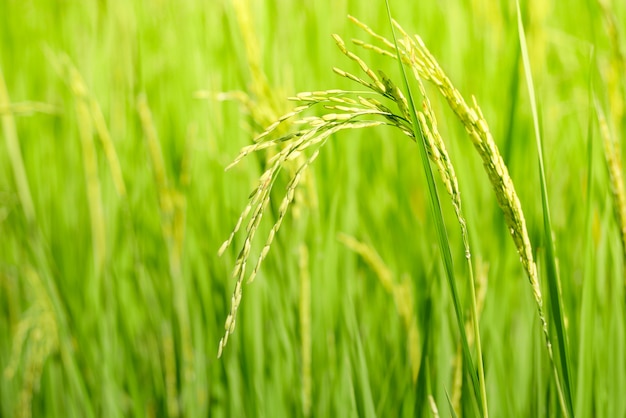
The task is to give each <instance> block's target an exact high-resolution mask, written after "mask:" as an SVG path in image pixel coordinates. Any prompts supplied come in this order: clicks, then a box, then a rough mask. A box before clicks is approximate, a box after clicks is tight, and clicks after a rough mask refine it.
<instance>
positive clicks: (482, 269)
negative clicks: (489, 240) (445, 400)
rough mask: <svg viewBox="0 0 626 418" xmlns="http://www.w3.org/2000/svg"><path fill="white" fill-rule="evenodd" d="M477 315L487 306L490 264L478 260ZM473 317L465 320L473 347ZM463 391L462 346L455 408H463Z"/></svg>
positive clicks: (456, 369)
mask: <svg viewBox="0 0 626 418" xmlns="http://www.w3.org/2000/svg"><path fill="white" fill-rule="evenodd" d="M476 271H477V274H476V317H477V318H478V319H480V317H481V316H482V313H483V308H484V306H485V297H486V295H487V283H488V280H489V279H488V274H487V273H488V266H487V265H486V264H484V263H481V262H480V260H479V262H478V266H477V267H476ZM472 331H473V319H471V320H468V321H466V322H465V332H467V342H468V344H469V345H470V347H472V346H473V345H474V344H475V342H476V335H475V334H472ZM462 393H463V353H462V352H461V347H460V346H459V347H457V350H456V356H455V357H454V372H453V377H452V396H451V398H450V402H451V403H452V408H453V410H457V411H458V410H459V409H461V394H462Z"/></svg>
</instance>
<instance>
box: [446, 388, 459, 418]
mask: <svg viewBox="0 0 626 418" xmlns="http://www.w3.org/2000/svg"><path fill="white" fill-rule="evenodd" d="M446 399H447V400H448V407H450V416H451V417H452V418H457V415H456V412H455V411H454V406H453V405H452V399H450V394H449V393H448V391H447V390H446Z"/></svg>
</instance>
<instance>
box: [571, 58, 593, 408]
mask: <svg viewBox="0 0 626 418" xmlns="http://www.w3.org/2000/svg"><path fill="white" fill-rule="evenodd" d="M594 58H595V56H594V55H593V51H592V59H591V62H590V66H589V67H590V69H589V101H588V103H589V104H588V109H589V120H588V121H587V193H586V199H587V201H586V207H585V234H586V240H585V269H584V273H583V284H582V301H581V307H580V311H581V313H580V331H579V332H580V334H579V339H578V347H579V350H578V374H577V385H578V386H577V388H576V414H577V415H578V416H591V410H590V408H591V401H592V396H593V391H591V390H588V385H589V382H591V381H592V379H593V378H592V374H591V373H592V371H593V370H592V364H591V361H590V359H592V358H593V357H592V355H593V326H594V323H593V321H594V317H593V312H594V311H595V309H596V308H595V289H594V284H595V281H594V280H593V262H594V244H593V229H592V225H593V222H592V221H593V203H592V199H593V193H594V187H593V149H594V148H593V141H594V138H593V127H594V123H593V119H594V92H593V83H592V80H593V78H592V74H593V68H595V67H597V63H596V62H595V59H594Z"/></svg>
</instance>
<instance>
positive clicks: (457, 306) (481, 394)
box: [385, 0, 488, 417]
mask: <svg viewBox="0 0 626 418" xmlns="http://www.w3.org/2000/svg"><path fill="white" fill-rule="evenodd" d="M385 4H386V6H387V17H388V19H389V25H390V26H391V33H392V35H393V43H394V46H395V50H396V56H397V59H398V65H399V67H400V74H402V80H403V83H404V89H405V92H406V97H407V101H408V104H409V112H410V116H411V122H412V128H413V134H414V137H415V138H416V140H417V142H418V143H419V146H418V148H419V150H420V155H421V157H422V165H423V167H424V173H425V175H426V181H427V183H428V192H429V195H430V203H431V211H432V215H433V217H434V218H435V227H436V229H437V238H438V241H439V248H440V250H441V255H442V258H443V263H444V267H445V271H446V277H447V279H448V285H449V287H450V291H451V293H452V299H453V303H454V311H455V313H456V321H457V325H458V327H459V332H460V334H461V345H462V349H463V358H464V360H465V363H466V366H467V369H468V373H469V375H470V376H469V377H470V381H471V382H472V387H473V393H474V396H475V397H476V402H477V404H478V405H479V410H480V416H484V417H486V416H488V415H487V409H486V406H487V404H486V395H485V391H484V379H481V381H480V382H479V378H478V374H477V372H476V367H475V366H474V362H473V360H472V357H471V354H470V350H469V344H468V341H467V334H466V333H465V321H464V319H463V307H462V306H461V301H460V299H459V295H458V291H457V288H456V281H455V278H454V265H453V263H452V253H451V250H450V242H449V240H448V233H447V231H446V226H445V222H444V219H443V211H442V209H441V202H440V200H439V194H438V193H437V185H436V184H435V179H434V176H433V172H432V167H431V166H430V162H429V160H428V155H427V152H426V142H425V141H426V140H425V138H424V134H423V132H422V129H421V125H420V123H419V120H418V118H417V112H416V110H415V102H414V100H413V94H412V93H411V89H410V87H409V81H408V79H407V76H406V72H405V70H404V66H403V64H402V57H401V56H400V51H399V48H398V40H397V38H396V32H395V29H394V25H393V19H392V17H391V9H390V7H389V0H385ZM418 138H421V140H418ZM481 385H482V387H483V389H481ZM479 400H480V401H479Z"/></svg>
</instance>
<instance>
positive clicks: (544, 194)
mask: <svg viewBox="0 0 626 418" xmlns="http://www.w3.org/2000/svg"><path fill="white" fill-rule="evenodd" d="M517 24H518V30H519V40H520V47H521V51H522V62H523V64H524V72H525V75H526V84H527V87H528V94H529V96H530V106H531V110H532V115H533V123H534V129H535V139H536V141H537V155H538V160H539V176H540V182H541V204H542V209H543V227H544V235H545V240H546V270H547V279H548V286H549V288H550V296H549V297H550V308H551V313H552V320H553V321H554V324H555V327H556V333H557V339H558V350H559V363H560V364H559V366H560V367H559V368H560V370H559V371H560V379H561V380H562V382H559V373H557V376H556V380H557V381H556V383H557V387H559V389H560V390H559V398H560V402H561V407H562V408H563V414H565V416H570V417H573V416H574V408H573V403H572V395H571V383H570V382H571V381H570V371H569V358H568V347H567V335H566V330H565V324H564V322H565V321H564V317H565V312H564V311H563V303H562V300H561V293H560V289H561V284H560V279H559V274H558V269H557V265H556V263H557V261H556V250H555V245H554V239H553V237H552V224H551V221H550V205H549V203H548V190H547V185H546V174H545V167H544V163H543V143H542V140H541V134H540V129H539V116H538V112H537V101H536V98H535V90H534V87H533V79H532V71H531V68H530V60H529V57H528V48H527V46H526V35H525V33H524V25H523V22H522V14H521V11H520V6H519V1H518V2H517Z"/></svg>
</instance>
